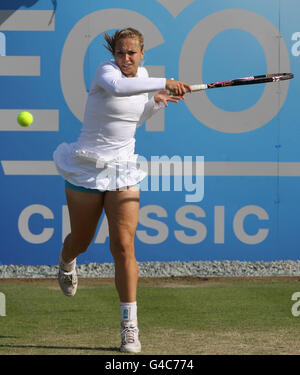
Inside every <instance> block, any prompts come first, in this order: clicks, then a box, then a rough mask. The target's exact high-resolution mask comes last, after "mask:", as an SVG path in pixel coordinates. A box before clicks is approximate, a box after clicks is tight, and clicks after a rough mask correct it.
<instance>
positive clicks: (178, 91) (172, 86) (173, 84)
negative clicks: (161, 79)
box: [166, 79, 192, 96]
mask: <svg viewBox="0 0 300 375" xmlns="http://www.w3.org/2000/svg"><path fill="white" fill-rule="evenodd" d="M166 89H167V90H169V91H170V92H171V93H173V94H174V95H176V96H183V95H184V94H186V93H187V92H192V88H191V86H190V85H189V84H188V83H185V82H183V81H176V80H175V79H167V80H166Z"/></svg>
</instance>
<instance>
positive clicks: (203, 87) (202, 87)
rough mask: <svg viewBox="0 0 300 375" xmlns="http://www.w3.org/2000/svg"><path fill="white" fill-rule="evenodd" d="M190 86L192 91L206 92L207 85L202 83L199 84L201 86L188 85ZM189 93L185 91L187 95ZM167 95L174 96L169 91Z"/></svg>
mask: <svg viewBox="0 0 300 375" xmlns="http://www.w3.org/2000/svg"><path fill="white" fill-rule="evenodd" d="M190 86H191V89H192V91H201V90H206V89H207V85H205V84H204V83H203V84H201V85H190ZM188 92H189V91H187V93H188ZM169 95H175V94H174V92H173V91H169Z"/></svg>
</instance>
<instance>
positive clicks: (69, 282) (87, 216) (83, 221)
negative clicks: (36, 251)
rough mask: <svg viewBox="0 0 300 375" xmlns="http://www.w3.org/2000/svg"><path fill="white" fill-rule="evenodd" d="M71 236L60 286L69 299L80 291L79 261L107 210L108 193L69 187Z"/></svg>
mask: <svg viewBox="0 0 300 375" xmlns="http://www.w3.org/2000/svg"><path fill="white" fill-rule="evenodd" d="M66 198H67V203H68V209H69V216H70V226H71V233H70V234H68V235H67V237H66V238H65V241H64V245H63V248H62V251H61V254H60V259H59V277H58V279H59V284H60V287H61V289H62V290H63V292H64V294H65V295H66V296H74V294H75V293H76V290H77V285H78V282H77V274H76V258H77V256H78V255H79V254H81V253H83V252H85V251H86V250H87V248H88V246H89V245H90V243H91V241H92V239H93V237H94V235H95V232H96V229H97V224H98V221H99V218H100V216H101V213H102V210H103V202H104V194H103V193H99V194H95V193H85V192H81V191H77V190H72V189H69V188H66Z"/></svg>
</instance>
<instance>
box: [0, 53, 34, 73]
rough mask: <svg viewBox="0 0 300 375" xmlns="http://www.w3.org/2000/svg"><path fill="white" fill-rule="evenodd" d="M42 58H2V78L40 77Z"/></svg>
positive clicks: (0, 70) (0, 62) (0, 60)
mask: <svg viewBox="0 0 300 375" xmlns="http://www.w3.org/2000/svg"><path fill="white" fill-rule="evenodd" d="M40 66H41V58H40V56H0V76H40V74H41V67H40Z"/></svg>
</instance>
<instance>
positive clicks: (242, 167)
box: [1, 160, 300, 177]
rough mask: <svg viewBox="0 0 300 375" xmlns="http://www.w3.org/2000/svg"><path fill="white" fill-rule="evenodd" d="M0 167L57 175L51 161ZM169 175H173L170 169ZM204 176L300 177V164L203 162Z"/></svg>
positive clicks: (6, 171)
mask: <svg viewBox="0 0 300 375" xmlns="http://www.w3.org/2000/svg"><path fill="white" fill-rule="evenodd" d="M172 164H173V163H172ZM201 164H202V163H201ZM1 165H2V168H3V171H4V174H5V175H35V176H38V175H57V174H58V172H57V170H56V167H55V164H54V162H53V161H24V160H20V161H18V160H2V161H1ZM148 167H149V165H148ZM143 169H144V168H143ZM175 169H176V168H175ZM175 169H174V170H175ZM166 170H167V168H166V169H165V172H163V174H164V175H166ZM193 170H196V166H195V165H193ZM200 170H201V167H200ZM190 171H191V170H190ZM175 174H177V173H176V172H175ZM185 174H186V175H188V173H185ZM154 175H156V173H154ZM170 175H171V176H172V175H174V173H173V171H172V169H171V174H170ZM193 175H194V173H193ZM204 176H228V177H230V176H231V177H232V176H246V177H247V176H248V177H249V176H257V177H277V176H278V177H300V162H280V163H276V162H204Z"/></svg>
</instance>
